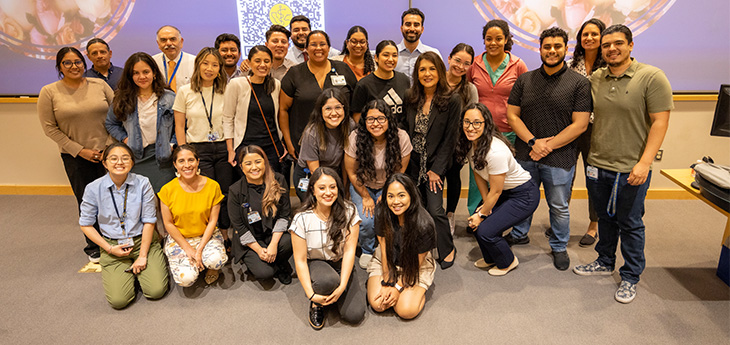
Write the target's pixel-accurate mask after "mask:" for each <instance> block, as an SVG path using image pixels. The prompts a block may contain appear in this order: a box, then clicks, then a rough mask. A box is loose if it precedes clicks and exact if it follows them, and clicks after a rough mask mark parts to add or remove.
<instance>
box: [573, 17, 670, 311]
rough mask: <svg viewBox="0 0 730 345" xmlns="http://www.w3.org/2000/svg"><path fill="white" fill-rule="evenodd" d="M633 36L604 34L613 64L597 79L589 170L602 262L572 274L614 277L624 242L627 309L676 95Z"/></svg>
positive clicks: (620, 31) (622, 31) (620, 295)
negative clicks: (654, 169)
mask: <svg viewBox="0 0 730 345" xmlns="http://www.w3.org/2000/svg"><path fill="white" fill-rule="evenodd" d="M633 48H634V42H633V35H632V33H631V30H630V29H629V28H628V27H626V26H624V25H621V24H617V25H612V26H610V27H608V28H607V29H606V30H604V31H603V32H602V33H601V50H602V54H603V59H604V60H605V61H606V63H607V64H608V66H607V67H604V68H601V69H599V70H597V71H595V72H593V74H592V75H591V78H590V81H591V91H592V93H593V99H594V109H593V112H594V120H593V133H592V134H591V150H590V153H589V154H588V164H589V166H588V167H587V168H586V187H587V189H588V196H589V197H590V198H591V199H592V201H593V204H594V205H596V212H597V213H598V243H597V244H596V252H598V259H596V261H594V262H592V263H590V264H588V265H582V266H576V267H574V268H573V272H575V273H576V274H578V275H611V274H612V273H613V269H614V265H615V264H616V247H617V243H618V240H619V237H620V238H621V254H622V255H623V258H624V265H623V266H622V267H621V268H620V269H619V274H620V276H621V284H620V285H619V287H618V289H617V290H616V293H615V294H614V298H615V299H616V300H617V301H618V302H621V303H629V302H631V301H633V300H634V298H635V297H636V284H637V283H638V282H639V275H641V273H642V272H643V270H644V266H645V263H646V261H645V259H644V241H645V237H644V229H645V227H644V222H643V219H642V217H643V215H644V199H645V198H646V192H647V190H648V189H649V182H650V181H651V163H652V161H653V160H654V157H655V156H656V153H657V151H658V150H659V148H660V147H661V145H662V142H663V141H664V135H665V134H666V132H667V127H668V125H669V112H670V111H671V110H672V109H673V108H674V104H673V102H672V87H671V85H670V84H669V80H667V77H666V76H665V75H664V72H662V70H660V69H658V68H656V67H654V66H650V65H646V64H643V63H639V62H638V61H636V60H635V59H634V58H632V57H631V51H632V50H633Z"/></svg>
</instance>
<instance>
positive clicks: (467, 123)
mask: <svg viewBox="0 0 730 345" xmlns="http://www.w3.org/2000/svg"><path fill="white" fill-rule="evenodd" d="M462 123H463V124H464V128H466V129H469V126H471V127H474V129H480V128H482V125H484V121H474V122H471V121H469V120H464V121H462Z"/></svg>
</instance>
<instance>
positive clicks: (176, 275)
mask: <svg viewBox="0 0 730 345" xmlns="http://www.w3.org/2000/svg"><path fill="white" fill-rule="evenodd" d="M202 238H203V236H198V237H190V238H185V240H186V241H188V243H189V244H190V246H192V247H193V249H196V250H197V248H198V246H199V245H200V240H201V239H202ZM165 255H166V256H167V261H168V263H169V264H170V273H171V274H172V278H173V279H175V283H177V284H178V285H180V286H182V287H188V286H191V285H193V283H195V281H196V280H197V279H198V275H199V273H200V272H199V270H198V268H197V267H196V266H195V265H193V264H192V262H190V260H189V259H188V256H187V254H185V251H184V250H183V249H182V247H180V246H179V245H178V244H177V242H175V240H174V239H172V237H170V235H167V242H166V244H165ZM226 261H228V256H227V255H226V248H225V246H224V245H223V235H221V232H220V230H219V229H216V230H215V232H213V236H211V238H210V240H209V241H208V243H207V244H206V245H205V248H203V266H205V267H206V268H209V269H212V270H219V269H221V267H223V265H224V264H225V263H226Z"/></svg>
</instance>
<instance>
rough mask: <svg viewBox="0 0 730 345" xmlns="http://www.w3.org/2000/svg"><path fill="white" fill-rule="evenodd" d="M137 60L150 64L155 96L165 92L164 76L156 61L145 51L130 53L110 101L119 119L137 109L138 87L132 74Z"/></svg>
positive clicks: (121, 119) (123, 118) (125, 118)
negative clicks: (112, 99) (112, 98)
mask: <svg viewBox="0 0 730 345" xmlns="http://www.w3.org/2000/svg"><path fill="white" fill-rule="evenodd" d="M138 62H144V63H146V64H147V65H149V66H150V69H151V70H152V92H154V93H155V95H157V97H158V98H159V97H162V94H164V93H165V78H164V77H163V76H162V73H161V72H160V68H159V67H157V63H156V62H155V60H154V59H152V57H151V56H150V55H149V54H147V53H145V52H137V53H134V54H132V55H131V56H130V57H129V58H128V59H127V62H125V63H124V72H122V79H120V80H119V84H118V85H117V90H116V91H114V101H113V102H112V110H113V111H114V115H115V116H116V117H117V119H118V120H119V121H126V120H127V115H129V114H131V113H133V112H134V111H135V110H136V109H137V96H138V93H139V87H138V86H137V84H135V83H134V79H132V76H133V75H134V65H135V64H137V63H138Z"/></svg>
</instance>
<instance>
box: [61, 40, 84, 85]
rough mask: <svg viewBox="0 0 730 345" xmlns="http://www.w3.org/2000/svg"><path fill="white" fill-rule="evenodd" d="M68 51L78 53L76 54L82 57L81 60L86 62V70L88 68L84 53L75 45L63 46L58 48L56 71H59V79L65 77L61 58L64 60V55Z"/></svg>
mask: <svg viewBox="0 0 730 345" xmlns="http://www.w3.org/2000/svg"><path fill="white" fill-rule="evenodd" d="M68 53H74V54H76V56H78V57H79V59H81V62H83V63H84V71H85V70H86V59H84V55H83V54H81V52H80V51H79V50H78V49H76V48H74V47H63V48H61V49H59V50H58V53H56V71H58V79H63V73H61V60H63V57H64V56H65V55H66V54H68Z"/></svg>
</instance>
